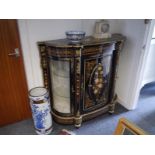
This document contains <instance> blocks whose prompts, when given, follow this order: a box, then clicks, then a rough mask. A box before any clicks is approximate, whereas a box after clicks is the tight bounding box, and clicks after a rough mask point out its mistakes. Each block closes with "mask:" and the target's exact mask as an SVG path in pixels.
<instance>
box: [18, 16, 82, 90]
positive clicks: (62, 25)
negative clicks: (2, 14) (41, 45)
mask: <svg viewBox="0 0 155 155" xmlns="http://www.w3.org/2000/svg"><path fill="white" fill-rule="evenodd" d="M18 26H19V32H20V39H21V45H22V49H23V56H24V64H25V71H26V77H27V81H28V88H29V89H31V88H33V87H36V86H42V85H43V78H42V71H41V66H40V58H39V51H38V47H37V42H38V41H45V40H52V39H59V38H63V37H65V31H67V30H81V20H78V19H76V20H65V19H61V20H57V19H53V20H44V19H43V20H37V19H35V20H34V19H33V20H18Z"/></svg>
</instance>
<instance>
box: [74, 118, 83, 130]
mask: <svg viewBox="0 0 155 155" xmlns="http://www.w3.org/2000/svg"><path fill="white" fill-rule="evenodd" d="M81 123H82V116H79V117H75V124H74V125H75V127H76V128H80V127H81Z"/></svg>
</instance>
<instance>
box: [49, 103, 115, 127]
mask: <svg viewBox="0 0 155 155" xmlns="http://www.w3.org/2000/svg"><path fill="white" fill-rule="evenodd" d="M112 105H113V108H111V104H110V105H109V104H108V105H106V106H105V107H102V108H100V109H97V110H94V111H91V112H88V113H86V114H81V115H80V116H79V117H74V116H68V117H64V116H59V115H57V114H55V113H54V112H52V115H53V119H54V120H55V121H56V122H57V123H60V124H73V125H75V127H76V128H80V127H81V123H82V122H83V121H87V120H90V119H93V118H95V117H97V116H99V115H102V114H104V113H106V112H109V113H113V112H114V108H115V104H112Z"/></svg>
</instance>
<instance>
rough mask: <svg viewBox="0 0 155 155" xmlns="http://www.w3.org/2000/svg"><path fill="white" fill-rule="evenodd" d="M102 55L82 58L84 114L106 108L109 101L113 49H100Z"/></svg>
mask: <svg viewBox="0 0 155 155" xmlns="http://www.w3.org/2000/svg"><path fill="white" fill-rule="evenodd" d="M99 49H100V50H102V51H100V52H99V53H100V54H96V55H90V56H86V55H85V56H82V68H83V70H82V73H83V93H82V95H83V96H82V98H83V101H82V102H83V104H82V107H81V108H82V109H81V110H82V112H87V111H88V112H89V111H91V110H94V109H97V108H100V107H102V106H105V105H106V104H107V103H108V101H109V91H110V90H109V88H110V79H111V73H112V57H113V50H112V48H107V49H102V47H101V48H99Z"/></svg>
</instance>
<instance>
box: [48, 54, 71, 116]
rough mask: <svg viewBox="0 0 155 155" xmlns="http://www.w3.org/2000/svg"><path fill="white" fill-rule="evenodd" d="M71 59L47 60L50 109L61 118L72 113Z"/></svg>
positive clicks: (52, 58)
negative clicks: (50, 96) (49, 78)
mask: <svg viewBox="0 0 155 155" xmlns="http://www.w3.org/2000/svg"><path fill="white" fill-rule="evenodd" d="M72 66H73V62H72V59H66V58H59V59H57V58H54V57H51V58H50V59H49V68H50V75H51V92H52V101H53V102H52V109H53V111H55V112H56V113H59V114H60V115H63V116H69V115H72V113H73V106H72V105H73V104H72V103H71V102H72V96H73V95H72V91H71V85H72V79H73V77H72Z"/></svg>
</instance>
